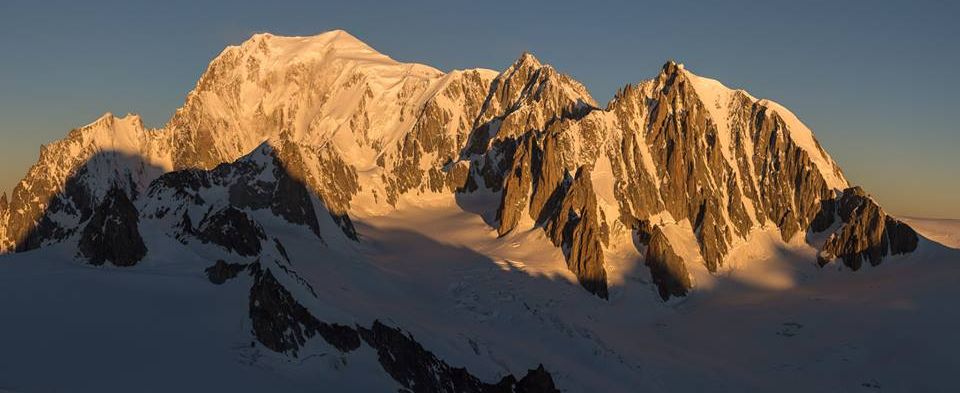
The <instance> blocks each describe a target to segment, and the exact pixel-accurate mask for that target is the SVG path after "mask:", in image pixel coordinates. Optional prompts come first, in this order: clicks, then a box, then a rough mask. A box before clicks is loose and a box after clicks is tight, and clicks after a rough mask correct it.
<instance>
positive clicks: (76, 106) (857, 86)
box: [0, 0, 960, 218]
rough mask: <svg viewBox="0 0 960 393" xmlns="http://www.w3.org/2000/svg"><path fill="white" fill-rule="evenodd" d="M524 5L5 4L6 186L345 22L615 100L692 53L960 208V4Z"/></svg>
mask: <svg viewBox="0 0 960 393" xmlns="http://www.w3.org/2000/svg"><path fill="white" fill-rule="evenodd" d="M379 3H383V4H379ZM512 3H513V2H496V1H482V2H473V1H452V0H451V1H444V2H441V1H436V2H412V1H403V2H373V1H365V0H351V1H347V2H336V3H335V2H324V1H289V2H285V1H276V0H274V1H262V0H260V1H246V0H240V1H229V2H227V1H224V2H212V1H179V0H174V1H171V0H167V1H163V2H158V1H151V2H145V1H144V2H138V1H83V2H79V1H20V0H3V1H2V2H0V56H2V57H0V191H7V192H9V190H10V189H12V187H13V185H14V184H16V182H17V181H18V180H19V179H20V177H22V176H23V174H24V173H26V170H27V168H28V167H29V166H30V165H32V164H33V163H34V162H35V161H36V159H37V156H38V154H39V147H40V145H41V144H43V143H48V142H50V141H53V140H56V139H59V138H61V137H63V136H64V135H66V133H67V132H68V131H69V130H70V129H71V128H74V127H78V126H82V125H84V124H86V123H88V122H90V121H92V120H94V119H96V118H97V117H98V116H99V115H100V114H102V113H104V112H108V111H109V112H113V113H117V114H123V113H127V112H134V113H139V114H141V115H142V116H143V118H144V120H145V121H146V122H147V124H148V125H149V126H154V127H158V126H162V125H163V124H164V123H165V122H166V120H167V119H168V118H169V117H170V115H171V114H172V113H173V111H174V110H175V109H176V108H177V107H178V106H180V104H182V102H183V99H184V97H185V95H186V93H187V92H188V91H189V90H190V89H192V88H193V86H194V84H195V83H196V80H197V79H198V78H199V76H200V74H201V73H202V72H203V70H204V69H205V67H206V65H207V64H208V63H209V61H210V60H211V59H212V58H213V57H215V56H216V55H217V54H218V53H219V52H220V51H221V50H222V49H223V48H224V47H225V46H226V45H229V44H237V43H240V42H242V41H243V40H245V39H246V38H248V37H249V36H250V35H251V34H253V33H255V32H262V31H269V32H272V33H275V34H281V35H312V34H317V33H320V32H323V31H326V30H331V29H335V28H341V29H344V30H347V31H349V32H350V33H352V34H353V35H355V36H357V37H358V38H360V39H361V40H363V41H365V42H366V43H368V44H369V45H371V46H372V47H374V48H375V49H377V50H379V51H380V52H382V53H384V54H387V55H389V56H391V57H393V58H395V59H397V60H400V61H412V62H419V63H425V64H429V65H432V66H434V67H437V68H440V69H442V70H450V69H454V68H472V67H486V68H493V69H503V68H505V67H506V66H508V65H509V64H510V63H511V62H512V61H513V60H514V59H515V58H516V57H517V56H518V55H519V54H520V53H521V52H523V51H525V50H526V51H530V52H532V53H534V54H535V55H536V56H537V57H538V58H539V59H540V60H541V61H543V62H545V63H550V64H552V65H554V66H555V67H556V68H557V69H559V70H560V71H562V72H565V73H568V74H570V75H572V76H573V77H574V78H576V79H578V80H580V81H581V82H583V83H584V84H585V85H586V86H587V87H588V88H589V89H590V91H591V93H592V94H593V95H594V97H595V98H596V99H597V100H598V101H599V102H601V103H605V102H606V101H607V100H609V99H610V97H612V95H613V93H614V92H615V91H616V89H617V88H619V87H621V86H623V85H624V84H626V83H633V82H637V81H640V80H643V79H649V78H651V77H653V76H654V75H656V73H657V71H658V70H659V67H660V66H661V65H662V64H663V62H664V61H665V60H667V59H677V60H678V61H681V62H683V63H685V64H686V66H687V68H688V69H690V70H691V71H693V72H695V73H697V74H699V75H703V76H709V77H712V78H715V79H719V80H721V81H723V82H724V83H725V84H726V85H727V86H730V87H735V88H743V89H746V90H748V91H750V92H751V93H752V94H753V95H754V96H757V97H764V98H770V99H773V100H775V101H778V102H780V103H781V104H783V105H785V106H786V107H788V108H790V109H791V110H792V111H793V112H794V113H796V114H797V115H798V116H799V117H800V119H801V120H803V121H804V122H805V123H806V124H807V125H808V126H810V128H812V129H813V130H814V132H815V133H816V135H817V137H818V138H819V139H820V141H821V143H822V144H823V145H824V147H825V148H826V149H827V151H828V152H829V153H830V154H831V155H832V156H833V158H834V159H835V160H837V161H838V162H839V163H840V165H841V167H842V168H843V169H844V171H845V173H846V175H847V177H848V179H849V180H850V181H851V182H852V183H855V184H861V185H863V186H864V187H865V188H866V190H867V191H868V192H870V193H871V194H873V195H874V196H875V197H876V198H877V199H878V200H879V201H880V202H881V204H882V205H884V206H885V207H886V208H887V209H888V210H889V211H891V212H893V213H894V214H900V215H909V216H920V217H940V218H960V173H958V172H960V151H958V150H960V125H958V123H957V120H956V115H957V111H958V110H960V96H958V93H960V78H958V76H957V72H958V70H960V23H958V22H957V20H958V19H960V6H957V5H955V2H949V1H943V2H927V1H903V2H894V1H863V2H860V1H744V2H737V1H703V2H692V1H655V2H649V3H647V2H639V1H625V2H605V1H589V2H587V1H578V2H569V3H565V2H557V1H552V2H532V1H517V2H516V3H517V4H512Z"/></svg>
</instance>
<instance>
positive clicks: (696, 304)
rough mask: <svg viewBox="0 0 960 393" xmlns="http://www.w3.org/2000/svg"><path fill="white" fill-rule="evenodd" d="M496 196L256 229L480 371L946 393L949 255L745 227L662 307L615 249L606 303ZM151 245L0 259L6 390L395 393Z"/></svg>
mask: <svg viewBox="0 0 960 393" xmlns="http://www.w3.org/2000/svg"><path fill="white" fill-rule="evenodd" d="M489 197H495V196H493V195H489V194H488V195H484V194H482V193H481V194H475V195H472V196H469V197H462V196H461V198H460V199H459V200H457V201H454V200H452V199H450V197H448V196H437V197H436V198H434V199H433V200H431V201H429V202H422V201H421V203H419V204H416V205H414V204H401V207H400V208H399V209H398V210H397V212H396V213H395V214H391V215H386V216H371V217H358V218H357V219H356V223H357V229H358V232H359V233H360V236H361V238H362V239H363V241H362V242H361V243H360V244H359V245H357V246H355V247H354V248H353V249H344V250H333V249H330V250H329V252H322V253H318V252H317V251H316V249H315V247H313V248H312V247H311V244H312V241H311V238H310V236H313V235H312V234H310V233H309V232H308V231H306V230H303V229H302V228H297V227H296V226H291V225H289V224H283V223H272V224H269V228H267V229H268V230H269V232H270V233H272V234H277V233H282V234H283V235H282V237H283V239H284V244H285V245H286V248H287V250H288V251H289V254H290V259H291V261H292V262H291V264H292V266H293V267H294V268H295V269H296V270H297V272H298V274H299V275H300V276H301V277H304V278H305V279H306V280H307V281H308V282H309V283H310V284H311V285H312V287H313V288H315V289H316V291H317V294H318V297H317V301H316V302H315V303H310V304H307V307H309V308H310V311H311V312H313V313H315V314H316V315H317V317H318V318H320V319H321V320H325V321H328V322H337V323H344V324H354V323H356V324H359V325H365V326H369V325H370V323H371V322H372V321H373V320H375V319H379V320H381V321H383V322H384V323H387V324H388V325H391V326H397V327H401V328H402V329H404V330H406V331H408V332H410V334H412V335H413V337H414V338H416V339H417V341H418V342H420V343H421V344H423V346H424V347H425V348H427V349H428V350H430V351H432V352H433V353H434V354H436V355H437V356H438V357H439V358H441V359H444V360H445V361H446V362H447V363H449V364H450V365H452V366H457V367H460V366H462V367H466V368H467V369H468V370H469V371H470V372H471V373H473V374H475V375H477V376H478V377H480V378H481V379H483V380H485V381H488V382H493V381H496V380H498V379H499V377H501V376H503V375H505V374H507V373H513V374H514V375H517V374H520V373H522V372H523V371H525V370H526V369H527V368H530V367H534V366H536V365H537V364H539V363H543V364H544V366H545V367H546V369H547V370H548V371H549V372H550V373H551V374H552V375H553V377H554V380H555V381H556V383H557V385H558V387H559V388H560V389H562V390H564V391H569V392H581V391H588V390H595V391H611V392H614V391H616V392H621V391H622V392H630V391H645V392H647V391H648V392H686V391H737V392H741V391H797V392H801V391H802V392H808V391H844V392H858V391H867V392H869V391H952V390H953V389H954V388H955V386H954V385H955V384H956V382H955V378H954V375H953V374H954V373H955V372H956V370H958V369H960V360H958V357H957V356H956V353H957V351H958V350H960V336H957V335H956V334H955V333H956V332H957V331H958V329H960V308H958V307H955V306H954V305H953V301H952V300H951V299H953V298H955V297H957V295H960V289H958V287H957V285H956V283H957V282H958V281H960V252H958V251H956V250H951V249H948V248H945V247H942V246H940V245H938V244H935V243H932V242H927V241H925V240H922V241H921V245H920V248H919V250H918V251H917V252H916V253H914V254H912V255H911V256H910V257H909V258H905V257H893V258H891V259H890V260H889V261H885V262H884V263H883V264H882V265H880V266H878V267H873V268H868V269H864V270H863V271H860V272H856V273H852V272H849V271H843V272H838V271H837V270H838V267H839V266H841V265H839V264H831V265H828V266H827V267H826V268H824V269H822V270H821V269H819V268H817V267H816V266H815V265H814V264H813V262H812V261H813V260H814V257H813V256H814V253H815V250H814V249H812V248H810V247H809V246H806V245H802V244H787V245H784V244H783V243H782V242H781V241H779V240H778V239H777V238H776V234H775V233H772V232H755V233H754V235H753V238H752V239H751V241H750V244H751V247H740V248H738V249H735V250H734V251H733V252H732V254H731V258H732V260H733V261H734V264H735V265H736V269H732V270H730V271H728V272H727V273H724V274H720V275H703V276H698V277H697V279H698V287H699V288H700V289H701V290H699V291H696V292H694V293H692V294H691V295H689V296H688V297H687V298H685V299H683V300H679V301H677V300H673V301H671V302H670V303H668V304H667V305H664V304H662V303H660V301H659V300H658V299H657V297H656V296H655V295H654V291H655V288H654V287H653V286H652V284H651V283H650V281H651V280H650V277H649V273H648V271H647V269H646V268H645V267H642V266H638V259H639V257H638V256H637V255H636V251H635V250H633V249H632V247H624V248H623V249H621V250H616V251H615V253H614V254H615V255H616V257H615V258H613V260H611V261H610V262H609V264H610V265H611V266H612V268H611V269H610V277H611V283H612V285H611V295H610V300H609V301H604V300H602V299H600V298H598V297H596V296H592V295H590V294H588V293H586V292H585V291H583V290H582V289H581V288H580V287H579V285H578V284H577V282H576V279H575V277H573V275H572V274H571V273H570V272H569V271H568V270H566V269H565V268H564V267H563V266H561V265H560V264H557V263H556V260H558V259H560V258H562V256H561V255H559V252H560V251H559V250H557V249H556V248H555V247H553V246H552V245H550V243H549V241H548V240H547V239H545V238H544V235H543V231H540V230H537V229H533V230H527V231H517V232H515V233H511V234H510V235H508V236H506V237H503V238H497V236H496V231H495V230H494V229H492V228H490V227H489V226H488V225H487V224H485V222H484V219H490V218H491V217H482V216H480V215H477V214H475V213H473V212H472V211H474V209H473V207H474V206H482V205H484V203H486V201H484V200H483V199H484V198H489ZM145 237H146V241H147V245H148V247H149V248H150V250H151V253H150V254H149V255H148V257H147V259H145V260H144V261H142V262H141V263H140V264H138V265H137V266H135V267H132V268H123V269H121V268H109V267H92V266H89V265H85V264H81V263H78V262H74V261H73V258H72V256H71V255H72V251H71V250H70V249H69V248H65V247H63V246H62V245H58V246H53V247H48V248H43V249H40V250H36V251H33V252H29V253H23V254H14V255H7V256H3V257H0V310H3V321H2V324H0V331H2V332H3V333H2V334H0V348H3V356H0V389H9V390H13V391H118V392H120V391H182V390H188V391H264V390H270V391H318V390H328V391H396V389H397V388H398V385H397V384H396V383H395V382H394V381H392V380H391V379H390V378H389V376H388V375H387V374H386V373H385V372H384V371H383V370H382V369H381V367H380V365H379V364H378V363H377V361H376V355H375V353H374V352H373V350H371V349H370V348H369V347H366V346H362V347H361V349H360V350H359V351H356V352H352V353H350V354H347V355H342V354H340V353H339V352H337V351H336V350H335V349H334V348H333V347H331V346H330V345H327V344H326V343H325V342H324V341H323V340H322V339H321V338H319V337H315V338H314V339H312V340H311V341H309V342H308V345H307V346H306V347H305V348H303V349H302V350H301V352H300V356H299V358H291V357H287V356H281V355H278V354H275V353H272V352H270V351H268V350H265V349H263V348H262V347H261V346H260V345H259V344H253V345H252V343H251V341H252V340H253V339H252V337H251V334H250V320H249V317H248V314H247V290H248V288H249V287H248V286H246V285H247V284H246V283H245V282H244V280H246V278H243V277H238V278H236V279H233V280H230V281H227V283H225V284H223V285H220V286H217V285H213V284H211V283H210V282H209V281H207V279H206V277H205V276H204V274H203V269H204V268H205V267H207V266H209V265H211V264H212V263H211V259H210V258H211V255H212V254H210V253H212V252H214V251H211V250H207V249H206V248H203V247H200V248H195V249H192V250H193V251H189V252H185V251H184V250H186V248H184V247H183V246H182V245H180V244H179V243H176V241H175V240H173V239H171V238H169V237H166V236H163V235H161V234H159V233H149V232H148V233H145ZM298 239H299V240H298ZM521 244H522V245H523V246H522V247H520V245H521ZM693 274H694V275H697V273H696V272H694V273H693ZM301 299H302V298H301ZM51 373H53V374H55V377H52V375H51Z"/></svg>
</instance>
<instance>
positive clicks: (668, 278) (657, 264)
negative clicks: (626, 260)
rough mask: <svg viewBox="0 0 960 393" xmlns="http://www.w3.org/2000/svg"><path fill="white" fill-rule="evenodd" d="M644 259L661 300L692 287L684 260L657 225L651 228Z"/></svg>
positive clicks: (682, 294) (683, 294)
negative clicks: (651, 232)
mask: <svg viewBox="0 0 960 393" xmlns="http://www.w3.org/2000/svg"><path fill="white" fill-rule="evenodd" d="M644 260H645V263H646V264H647V267H649V268H650V276H651V277H653V283H654V284H656V286H657V292H658V293H659V294H660V298H662V299H663V300H667V299H669V298H670V297H671V296H686V294H687V292H688V291H689V290H690V289H691V288H693V283H692V282H691V280H690V274H689V273H688V272H687V267H686V265H685V261H684V260H683V258H682V257H681V256H680V255H678V254H677V252H676V251H675V250H674V249H673V245H672V244H670V240H669V238H668V237H667V236H666V235H665V234H664V232H663V230H662V229H661V228H659V227H658V228H655V229H654V230H653V234H652V235H651V237H650V243H649V245H648V246H647V253H646V256H645V257H644Z"/></svg>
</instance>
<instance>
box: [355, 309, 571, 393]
mask: <svg viewBox="0 0 960 393" xmlns="http://www.w3.org/2000/svg"><path fill="white" fill-rule="evenodd" d="M357 330H358V331H359V332H360V336H361V337H362V338H363V341H364V342H366V343H367V344H368V345H370V346H371V347H373V348H374V349H376V350H377V356H378V358H379V360H380V365H382V366H383V368H384V370H386V371H387V373H389V374H390V375H391V376H392V377H393V379H394V380H396V381H398V382H399V383H400V384H401V385H403V386H404V387H405V388H407V389H410V391H412V392H424V393H426V392H448V393H460V392H476V393H481V392H482V393H487V392H489V393H495V392H496V393H499V392H503V393H508V392H530V393H536V392H559V390H557V388H556V387H555V386H554V383H553V378H552V377H551V376H550V374H549V373H547V372H546V370H544V368H543V365H540V366H539V367H537V368H536V369H532V370H529V371H528V372H527V375H525V376H524V377H523V378H521V379H520V380H519V381H518V380H517V379H516V377H514V376H513V375H508V376H506V377H503V378H502V379H501V380H500V381H499V382H498V383H496V384H490V383H485V382H483V381H481V380H480V379H478V378H477V377H475V376H473V375H471V374H470V373H469V371H467V370H466V369H463V368H455V367H451V366H450V365H448V364H447V363H446V362H444V361H443V360H440V359H438V358H437V357H436V356H435V355H434V354H433V353H431V352H430V351H427V350H426V349H424V348H423V346H422V345H420V343H418V342H416V341H414V339H413V337H412V336H410V335H408V334H404V332H403V331H402V330H400V329H397V328H391V327H389V326H386V325H384V324H383V323H381V322H380V321H374V322H373V326H371V327H370V328H369V329H367V328H364V327H359V328H358V329H357Z"/></svg>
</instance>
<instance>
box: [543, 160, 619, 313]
mask: <svg viewBox="0 0 960 393" xmlns="http://www.w3.org/2000/svg"><path fill="white" fill-rule="evenodd" d="M556 191H557V195H562V202H561V203H560V206H559V208H558V209H557V210H555V211H554V212H552V213H549V215H548V217H550V218H548V220H549V221H548V223H547V227H546V229H547V232H548V233H549V234H550V239H551V240H553V243H554V244H555V245H559V246H560V247H562V249H563V250H564V254H565V255H566V257H567V268H568V269H570V271H571V272H573V274H575V275H576V276H577V279H578V280H579V281H580V285H583V287H584V288H586V289H587V290H588V291H590V292H591V293H594V294H596V295H597V296H600V297H602V298H604V299H606V298H607V297H608V294H607V272H606V269H605V268H604V264H603V263H604V262H603V261H604V257H603V244H602V243H604V242H606V240H605V239H607V237H606V236H605V232H606V227H605V226H606V224H605V219H604V217H603V212H602V211H601V210H599V209H598V208H597V198H596V194H595V193H594V192H593V184H592V182H591V180H590V170H589V169H588V168H587V167H581V168H580V169H578V170H577V175H576V177H575V178H574V179H573V182H572V183H570V185H569V186H568V187H562V188H558V189H557V190H556ZM540 215H543V214H542V213H541V214H540Z"/></svg>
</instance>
